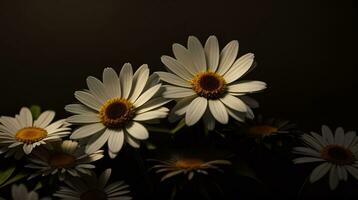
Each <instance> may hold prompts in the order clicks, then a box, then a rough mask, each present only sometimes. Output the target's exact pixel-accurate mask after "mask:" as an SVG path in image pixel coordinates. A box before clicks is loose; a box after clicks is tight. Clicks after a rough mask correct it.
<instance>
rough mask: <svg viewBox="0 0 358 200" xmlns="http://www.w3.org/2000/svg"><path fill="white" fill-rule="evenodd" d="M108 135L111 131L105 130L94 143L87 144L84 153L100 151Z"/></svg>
mask: <svg viewBox="0 0 358 200" xmlns="http://www.w3.org/2000/svg"><path fill="white" fill-rule="evenodd" d="M110 134H111V130H109V129H106V130H105V131H104V132H103V133H102V134H101V135H100V136H99V137H98V138H97V139H96V140H95V141H93V142H92V143H89V144H87V146H86V153H87V154H91V153H94V152H96V151H97V150H98V149H100V148H101V147H102V146H103V145H104V144H105V143H106V142H107V140H108V138H109V135H110ZM92 137H93V136H92Z"/></svg>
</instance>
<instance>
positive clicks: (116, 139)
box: [108, 130, 124, 154]
mask: <svg viewBox="0 0 358 200" xmlns="http://www.w3.org/2000/svg"><path fill="white" fill-rule="evenodd" d="M108 131H110V132H111V133H110V136H109V139H108V148H109V150H110V151H111V152H112V153H115V154H116V153H118V152H119V151H120V150H121V148H122V146H123V142H124V133H123V130H119V131H113V130H108Z"/></svg>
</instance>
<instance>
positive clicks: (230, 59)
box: [217, 40, 239, 75]
mask: <svg viewBox="0 0 358 200" xmlns="http://www.w3.org/2000/svg"><path fill="white" fill-rule="evenodd" d="M238 52H239V42H238V41H236V40H233V41H231V42H229V43H228V44H227V45H226V46H225V47H224V49H223V50H222V51H221V53H220V63H219V68H218V70H217V73H218V74H220V75H224V74H225V73H226V72H227V71H228V70H229V69H230V67H231V66H232V64H233V63H234V61H235V59H236V57H237V53H238Z"/></svg>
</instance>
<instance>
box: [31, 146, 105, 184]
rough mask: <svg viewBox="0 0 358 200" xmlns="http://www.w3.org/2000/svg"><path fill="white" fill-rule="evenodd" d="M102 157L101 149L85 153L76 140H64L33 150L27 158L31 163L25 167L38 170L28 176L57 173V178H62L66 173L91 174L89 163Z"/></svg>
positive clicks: (75, 174) (73, 174)
mask: <svg viewBox="0 0 358 200" xmlns="http://www.w3.org/2000/svg"><path fill="white" fill-rule="evenodd" d="M102 157H103V150H98V151H96V152H94V153H91V154H86V153H85V152H84V149H83V148H82V147H81V146H80V145H79V144H78V143H77V142H75V141H71V140H65V141H62V142H60V143H57V144H54V145H53V148H52V149H41V150H39V151H36V152H34V154H33V156H31V157H30V158H29V161H30V163H31V164H28V165H26V166H25V167H28V168H33V169H36V170H38V171H37V172H35V173H33V174H32V175H31V176H30V177H29V178H33V177H36V176H39V175H42V176H45V175H49V174H52V175H53V174H56V173H57V174H58V176H59V179H60V180H64V179H65V178H66V175H67V176H68V175H70V176H77V177H79V176H81V174H91V169H93V168H95V166H94V165H92V164H90V163H91V162H94V161H96V160H99V159H101V158H102Z"/></svg>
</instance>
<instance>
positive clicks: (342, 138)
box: [293, 125, 358, 190]
mask: <svg viewBox="0 0 358 200" xmlns="http://www.w3.org/2000/svg"><path fill="white" fill-rule="evenodd" d="M302 140H303V142H304V143H305V147H296V148H294V152H295V153H297V154H301V155H305V156H306V157H301V158H296V159H294V160H293V162H294V163H296V164H298V163H310V162H322V163H321V164H320V165H318V166H317V167H316V168H315V169H314V170H313V171H312V173H311V175H310V182H311V183H313V182H316V181H317V180H319V179H320V178H322V177H323V176H324V175H326V174H327V173H328V172H329V186H330V188H331V190H334V189H336V188H337V186H338V184H339V181H340V180H344V181H346V180H347V179H348V173H350V174H351V175H352V176H353V177H354V178H356V179H357V180H358V137H357V136H356V133H355V132H353V131H349V132H347V133H344V130H343V128H341V127H339V128H337V129H336V131H335V134H333V133H332V131H331V129H330V128H329V127H327V126H325V125H323V126H322V135H319V134H317V133H314V132H311V134H304V135H303V136H302Z"/></svg>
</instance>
